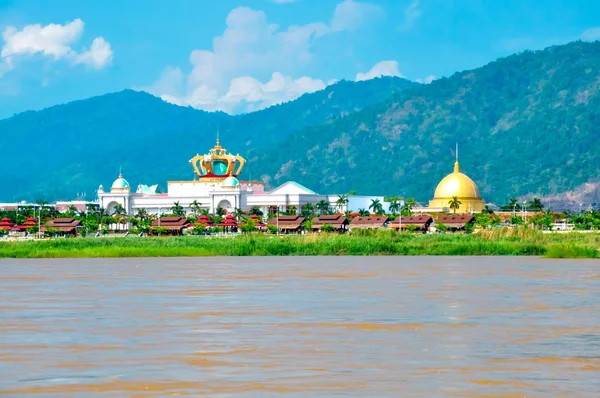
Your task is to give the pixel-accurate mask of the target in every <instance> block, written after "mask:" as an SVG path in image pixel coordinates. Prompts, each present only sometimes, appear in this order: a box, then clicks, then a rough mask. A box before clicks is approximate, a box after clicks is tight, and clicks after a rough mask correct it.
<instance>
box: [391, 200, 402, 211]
mask: <svg viewBox="0 0 600 398" xmlns="http://www.w3.org/2000/svg"><path fill="white" fill-rule="evenodd" d="M401 210H402V206H401V205H400V201H399V200H398V199H392V200H391V201H390V211H391V212H392V213H398V212H399V211H401Z"/></svg>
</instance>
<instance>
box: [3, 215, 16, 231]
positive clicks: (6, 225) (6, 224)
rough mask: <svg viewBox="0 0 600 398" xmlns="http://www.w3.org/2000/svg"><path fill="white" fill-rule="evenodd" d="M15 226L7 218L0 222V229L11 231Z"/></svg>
mask: <svg viewBox="0 0 600 398" xmlns="http://www.w3.org/2000/svg"><path fill="white" fill-rule="evenodd" d="M14 225H15V224H14V223H12V222H11V221H10V220H9V219H8V218H6V217H4V218H3V219H2V221H0V229H11V228H12V227H13V226H14Z"/></svg>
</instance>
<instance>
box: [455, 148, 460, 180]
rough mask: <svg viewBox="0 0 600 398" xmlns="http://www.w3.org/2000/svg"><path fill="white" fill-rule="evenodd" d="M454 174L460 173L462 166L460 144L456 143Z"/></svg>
mask: <svg viewBox="0 0 600 398" xmlns="http://www.w3.org/2000/svg"><path fill="white" fill-rule="evenodd" d="M454 172H455V173H460V165H459V164H458V142H457V143H456V161H455V162H454Z"/></svg>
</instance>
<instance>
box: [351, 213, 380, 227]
mask: <svg viewBox="0 0 600 398" xmlns="http://www.w3.org/2000/svg"><path fill="white" fill-rule="evenodd" d="M388 221H390V219H389V218H388V217H385V216H375V217H354V218H353V219H352V221H351V222H350V227H351V228H381V227H383V226H384V225H385V223H387V222H388Z"/></svg>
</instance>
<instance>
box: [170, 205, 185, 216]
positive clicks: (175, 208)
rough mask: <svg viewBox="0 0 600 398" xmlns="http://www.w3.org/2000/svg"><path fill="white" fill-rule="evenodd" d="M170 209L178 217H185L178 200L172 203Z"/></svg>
mask: <svg viewBox="0 0 600 398" xmlns="http://www.w3.org/2000/svg"><path fill="white" fill-rule="evenodd" d="M171 211H172V212H173V214H174V215H176V216H178V217H185V209H184V208H183V206H181V205H180V204H179V202H175V203H173V206H171Z"/></svg>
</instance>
